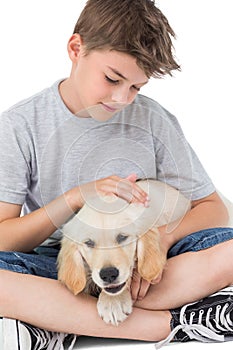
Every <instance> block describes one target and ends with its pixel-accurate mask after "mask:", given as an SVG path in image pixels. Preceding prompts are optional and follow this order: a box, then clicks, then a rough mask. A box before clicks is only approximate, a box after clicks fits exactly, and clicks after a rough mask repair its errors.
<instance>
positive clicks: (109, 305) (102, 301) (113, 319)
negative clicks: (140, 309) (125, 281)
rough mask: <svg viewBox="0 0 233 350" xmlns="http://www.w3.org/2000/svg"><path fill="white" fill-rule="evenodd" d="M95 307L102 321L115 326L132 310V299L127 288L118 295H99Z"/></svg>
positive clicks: (102, 293)
mask: <svg viewBox="0 0 233 350" xmlns="http://www.w3.org/2000/svg"><path fill="white" fill-rule="evenodd" d="M97 309H98V313H99V315H100V317H101V318H102V319H103V321H104V322H106V323H110V324H112V325H115V326H117V325H118V324H119V323H121V322H123V321H124V320H125V319H126V318H127V317H128V315H129V314H131V312H132V299H131V295H130V293H129V291H128V290H125V291H123V292H122V293H121V294H119V295H108V294H106V293H104V292H103V291H102V292H101V294H100V295H99V299H98V302H97Z"/></svg>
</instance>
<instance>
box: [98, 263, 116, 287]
mask: <svg viewBox="0 0 233 350" xmlns="http://www.w3.org/2000/svg"><path fill="white" fill-rule="evenodd" d="M118 276H119V270H118V269H116V268H115V267H106V268H104V269H101V270H100V278H101V279H102V280H103V281H104V282H107V283H112V282H114V281H115V280H116V279H117V277H118Z"/></svg>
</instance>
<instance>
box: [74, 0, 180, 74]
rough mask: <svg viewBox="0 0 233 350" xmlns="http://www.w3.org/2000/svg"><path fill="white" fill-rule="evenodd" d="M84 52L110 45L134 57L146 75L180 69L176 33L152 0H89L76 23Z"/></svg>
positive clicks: (111, 47) (111, 48) (105, 47)
mask: <svg viewBox="0 0 233 350" xmlns="http://www.w3.org/2000/svg"><path fill="white" fill-rule="evenodd" d="M74 33H79V34H80V36H81V38H82V40H83V43H84V45H85V49H86V53H87V54H88V52H90V51H91V50H101V49H110V50H116V51H120V52H125V53H127V54H130V55H131V56H133V57H135V58H136V60H137V64H138V66H139V67H140V68H141V69H142V70H143V71H144V72H145V74H146V75H147V76H148V77H151V76H153V77H162V76H164V75H166V74H170V75H171V71H172V70H174V69H179V68H180V67H179V65H178V64H177V62H176V61H175V59H174V57H173V52H172V50H173V45H172V37H175V33H174V31H173V30H172V28H171V27H170V25H169V23H168V20H167V19H166V17H165V16H164V15H163V13H162V12H161V11H160V10H159V9H158V8H157V7H156V6H155V4H154V1H153V0H88V1H87V3H86V6H85V7H84V9H83V11H82V13H81V15H80V17H79V19H78V21H77V23H76V25H75V28H74Z"/></svg>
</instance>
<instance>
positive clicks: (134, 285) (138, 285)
mask: <svg viewBox="0 0 233 350" xmlns="http://www.w3.org/2000/svg"><path fill="white" fill-rule="evenodd" d="M161 278H162V273H161V274H160V275H159V276H158V277H157V278H156V279H154V280H152V281H151V282H148V281H146V280H144V279H143V278H142V277H141V276H140V275H139V273H138V271H137V270H136V269H134V271H133V276H132V281H131V296H132V300H133V302H135V301H137V300H142V299H143V298H144V297H145V296H146V294H147V292H148V290H149V288H150V285H151V284H156V283H159V282H160V281H161Z"/></svg>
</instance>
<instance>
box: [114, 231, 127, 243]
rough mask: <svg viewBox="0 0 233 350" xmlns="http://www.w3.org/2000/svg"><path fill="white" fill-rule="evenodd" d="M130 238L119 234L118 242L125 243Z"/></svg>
mask: <svg viewBox="0 0 233 350" xmlns="http://www.w3.org/2000/svg"><path fill="white" fill-rule="evenodd" d="M127 238H128V236H126V235H123V234H122V233H119V235H117V238H116V241H117V243H118V244H121V243H123V242H125V241H126V240H127Z"/></svg>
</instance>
